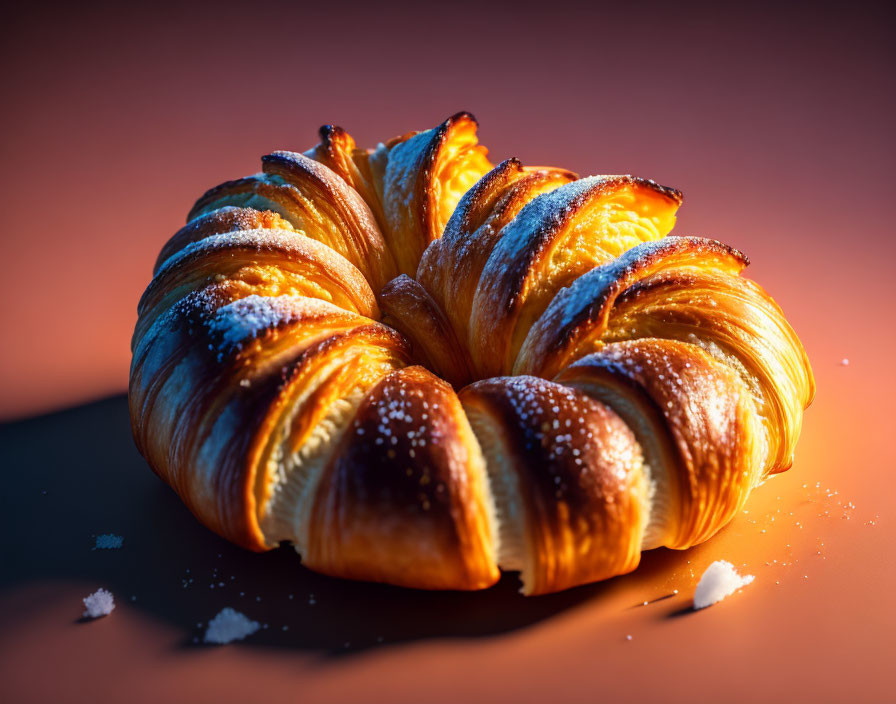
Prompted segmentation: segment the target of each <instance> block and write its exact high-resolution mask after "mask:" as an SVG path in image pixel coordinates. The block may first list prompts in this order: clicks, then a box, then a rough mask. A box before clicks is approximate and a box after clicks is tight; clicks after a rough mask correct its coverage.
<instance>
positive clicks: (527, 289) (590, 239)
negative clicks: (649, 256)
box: [469, 176, 681, 377]
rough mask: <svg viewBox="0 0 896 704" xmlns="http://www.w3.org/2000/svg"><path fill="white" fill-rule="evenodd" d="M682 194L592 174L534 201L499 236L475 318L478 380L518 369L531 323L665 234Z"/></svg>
mask: <svg viewBox="0 0 896 704" xmlns="http://www.w3.org/2000/svg"><path fill="white" fill-rule="evenodd" d="M680 202H681V194H680V193H678V191H674V190H672V189H669V188H664V187H662V186H658V185H657V184H655V183H654V182H653V181H647V180H644V179H637V178H633V177H631V176H600V177H597V176H594V177H591V178H584V179H580V180H579V181H575V182H573V183H569V184H566V185H564V186H561V187H559V188H557V189H555V190H553V191H551V192H549V193H544V194H542V195H540V196H538V197H537V198H534V199H533V200H532V201H530V202H529V203H528V204H527V205H526V206H525V207H524V208H523V209H522V210H521V211H520V212H519V214H518V215H517V216H516V217H515V218H514V219H513V220H512V221H511V222H510V223H508V224H507V225H506V226H505V227H504V228H503V229H502V230H501V232H500V234H499V236H498V241H497V242H496V243H495V246H494V249H493V250H492V252H491V254H490V256H489V259H488V261H487V263H486V265H485V269H484V270H483V273H482V278H481V279H480V281H479V285H478V288H477V290H476V294H475V297H474V300H473V307H472V311H471V318H470V327H471V332H470V337H469V343H470V353H471V355H472V358H473V364H474V366H475V369H476V373H477V375H478V376H479V377H488V376H495V375H498V374H503V373H508V372H510V371H511V370H512V369H513V363H514V360H515V359H516V355H517V352H518V351H519V349H520V347H521V345H522V344H523V340H524V339H525V337H526V334H527V333H528V332H529V328H530V327H531V326H532V323H534V322H535V320H536V319H537V318H538V316H539V315H541V313H542V312H543V311H544V309H545V308H546V307H547V306H548V304H549V303H550V302H551V300H552V299H553V298H554V296H555V295H556V294H557V292H558V291H559V290H560V289H561V288H563V287H565V286H568V285H569V284H571V283H572V282H573V281H575V279H576V278H578V277H579V276H581V275H582V274H584V273H585V272H587V271H589V270H590V269H592V268H594V267H596V266H599V265H600V264H604V263H606V262H608V261H611V260H612V259H614V258H615V257H618V256H620V255H621V254H622V253H623V252H625V251H626V250H628V249H629V248H631V247H633V246H634V245H636V244H639V243H641V242H644V241H650V240H656V239H659V238H661V237H663V236H664V235H666V234H667V233H668V232H669V230H671V229H672V226H673V224H674V223H675V212H676V210H678V206H679V204H680Z"/></svg>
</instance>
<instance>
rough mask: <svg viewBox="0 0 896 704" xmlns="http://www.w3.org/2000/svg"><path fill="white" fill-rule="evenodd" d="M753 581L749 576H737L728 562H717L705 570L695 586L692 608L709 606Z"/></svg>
mask: <svg viewBox="0 0 896 704" xmlns="http://www.w3.org/2000/svg"><path fill="white" fill-rule="evenodd" d="M753 579H754V577H753V575H751V574H748V575H743V576H741V575H739V574H738V573H737V570H735V569H734V565H732V564H731V563H730V562H726V561H725V560H717V561H716V562H713V563H712V564H711V565H710V566H709V567H707V568H706V571H705V572H704V573H703V576H702V577H701V578H700V582H699V583H698V584H697V589H696V591H695V592H694V608H695V609H703V608H705V607H707V606H711V605H712V604H715V603H716V602H719V601H721V600H722V599H724V598H725V597H728V596H731V595H732V594H734V592H736V591H737V590H738V589H741V588H742V587H745V586H747V585H748V584H750V583H751V582H752V581H753Z"/></svg>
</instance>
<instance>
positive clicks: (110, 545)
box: [93, 533, 124, 550]
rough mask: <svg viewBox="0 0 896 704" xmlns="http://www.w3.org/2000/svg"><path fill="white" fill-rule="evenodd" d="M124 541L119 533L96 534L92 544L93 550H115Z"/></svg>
mask: <svg viewBox="0 0 896 704" xmlns="http://www.w3.org/2000/svg"><path fill="white" fill-rule="evenodd" d="M122 543H124V538H123V537H122V536H120V535H115V534H114V533H105V534H103V535H98V536H96V545H94V546H93V549H94V550H117V549H118V548H120V547H121V546H122Z"/></svg>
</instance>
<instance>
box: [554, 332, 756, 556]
mask: <svg viewBox="0 0 896 704" xmlns="http://www.w3.org/2000/svg"><path fill="white" fill-rule="evenodd" d="M557 381H558V382H560V383H563V384H566V385H569V386H573V387H575V388H577V389H581V390H582V391H584V392H585V393H587V394H588V395H590V396H592V397H593V398H596V399H599V400H600V401H602V402H603V403H606V404H607V405H609V406H610V407H611V408H613V409H614V410H615V411H616V412H617V413H618V414H619V415H620V416H621V417H622V418H623V419H624V420H625V422H626V423H627V424H628V425H629V427H631V428H632V429H634V430H635V433H636V434H637V435H638V436H639V437H638V439H639V442H640V443H641V445H642V447H650V445H651V440H650V437H651V436H652V437H653V438H659V437H661V436H663V435H665V434H668V435H669V436H670V438H671V446H672V447H674V449H675V452H674V453H670V452H668V451H666V450H667V448H668V444H667V443H665V442H664V441H661V447H663V451H661V452H659V453H654V454H652V455H648V458H647V461H648V463H649V464H650V467H651V471H652V475H653V479H654V482H656V486H655V492H656V494H657V495H658V496H660V495H661V496H662V498H661V499H660V500H661V501H663V500H664V501H665V502H667V504H666V505H665V506H663V507H660V508H659V509H658V514H660V515H661V516H662V517H661V518H659V519H658V522H659V525H658V526H656V527H655V532H656V537H655V538H653V536H652V540H656V542H655V543H654V544H653V545H650V547H654V546H655V545H664V546H666V547H670V548H679V549H682V548H688V547H691V546H692V545H696V544H697V543H701V542H703V541H704V540H707V539H708V538H710V537H711V536H713V535H714V534H715V533H716V532H717V531H718V530H719V529H720V528H721V527H722V526H724V525H725V524H726V523H728V521H730V520H731V519H732V518H733V517H734V514H735V513H736V512H737V511H738V510H739V509H740V508H741V507H742V506H743V503H744V501H745V500H746V498H747V495H748V494H749V493H750V490H751V489H752V488H753V487H754V486H755V485H756V484H757V483H758V481H759V479H760V478H761V476H762V464H763V461H764V459H765V452H766V447H765V444H764V442H763V434H762V431H761V427H760V425H759V423H758V420H757V418H756V413H755V408H754V406H753V400H752V397H751V396H750V392H749V390H748V389H747V388H746V387H745V386H744V385H743V383H742V382H741V380H740V378H739V377H738V376H737V374H736V373H735V372H734V371H733V370H731V369H730V368H728V367H726V366H725V365H723V364H721V363H719V362H716V361H715V360H713V359H712V358H711V357H710V356H709V355H708V354H706V353H705V352H704V351H703V350H701V349H700V348H699V347H697V346H696V345H691V344H687V343H684V342H677V341H673V340H656V339H650V338H645V339H642V340H633V341H629V342H615V343H612V344H609V345H607V346H606V347H604V348H603V349H602V350H601V351H600V352H598V353H595V354H592V355H589V356H588V357H585V358H583V359H580V360H579V361H577V362H575V363H574V364H572V365H571V366H569V367H567V368H566V369H564V370H563V371H562V372H561V373H560V374H559V375H558V376H557ZM669 499H671V501H670V500H669Z"/></svg>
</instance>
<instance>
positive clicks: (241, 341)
mask: <svg viewBox="0 0 896 704" xmlns="http://www.w3.org/2000/svg"><path fill="white" fill-rule="evenodd" d="M346 336H348V337H346ZM332 340H343V341H344V342H343V344H342V345H335V344H334V343H333V342H332ZM327 341H330V342H329V346H326V345H324V346H322V345H323V343H326V342H327ZM327 350H329V352H327ZM334 350H335V351H340V350H341V351H342V352H343V354H341V355H339V356H331V358H330V360H329V361H331V362H332V364H330V365H327V364H325V362H326V361H327V359H328V358H327V355H328V354H330V355H332V354H333V351H334ZM406 352H407V350H406V348H405V347H404V344H403V342H402V340H401V338H400V337H399V336H398V335H397V334H396V333H394V332H392V331H391V330H389V329H388V328H386V327H384V326H380V325H377V324H376V323H373V322H372V321H370V320H368V319H366V318H363V317H361V316H359V315H356V314H353V313H349V312H347V311H344V310H341V309H339V308H336V307H335V306H333V305H330V304H328V303H324V302H323V301H319V300H316V299H311V298H302V297H297V296H280V297H260V296H250V297H248V298H244V299H240V300H237V301H231V300H230V297H229V293H228V292H227V290H226V288H222V287H216V286H210V287H207V288H205V289H202V290H200V291H196V292H193V293H191V294H189V295H188V296H186V297H185V298H184V299H182V300H181V301H180V302H178V303H177V304H175V305H174V306H173V307H172V308H171V309H170V310H169V311H168V312H167V313H166V314H165V315H163V316H161V317H160V318H159V319H158V320H157V321H156V323H155V324H154V325H153V326H152V327H151V328H150V329H149V330H148V331H147V332H146V333H145V334H144V335H142V336H141V337H139V338H137V339H136V340H135V348H134V360H133V363H132V367H131V383H130V389H129V403H130V408H131V420H132V425H133V429H134V437H135V440H136V443H137V446H138V449H140V451H141V453H143V455H144V456H145V457H146V458H147V460H148V461H149V463H150V465H151V466H152V467H153V468H154V469H155V470H156V471H157V472H158V473H159V475H160V476H161V477H162V478H163V479H164V480H165V481H167V482H168V483H169V484H170V485H171V486H172V487H173V488H174V490H175V491H177V493H178V494H179V495H180V496H181V498H182V499H183V500H184V502H185V503H186V504H187V506H188V507H189V508H190V510H191V511H193V513H194V514H195V515H196V516H197V517H198V518H199V519H200V520H201V521H202V522H203V523H205V525H207V526H208V527H209V528H211V529H212V530H214V531H215V532H217V533H219V534H220V535H222V536H224V537H226V538H228V539H229V540H232V541H233V542H236V543H238V544H240V545H243V546H244V547H248V548H251V549H255V550H261V549H265V548H267V547H273V546H274V545H276V542H272V541H271V540H269V539H266V536H265V535H264V534H263V532H262V528H261V523H262V519H263V516H262V512H263V511H264V510H265V508H266V505H265V504H266V501H267V498H268V493H269V492H268V490H267V488H266V487H269V486H270V484H271V482H273V481H274V480H273V479H272V477H271V472H273V471H275V467H273V466H272V463H269V462H267V461H266V458H265V453H264V452H263V451H261V450H260V449H259V448H263V447H266V446H267V445H268V442H267V440H268V437H269V436H270V435H271V434H272V432H273V430H274V429H275V428H276V427H277V422H276V420H275V419H277V418H280V417H281V416H285V414H287V411H288V410H289V409H290V408H293V409H295V408H297V407H301V406H300V405H298V404H297V402H296V399H297V397H298V396H302V394H304V396H303V397H304V398H308V397H310V394H311V392H312V391H313V390H317V389H320V388H321V386H322V385H323V384H325V383H326V382H327V380H328V379H327V370H328V369H329V368H330V367H332V366H333V365H335V366H336V367H342V366H345V365H346V364H347V363H348V362H349V361H350V359H351V360H358V364H360V366H368V367H371V368H373V369H375V370H379V372H380V376H382V375H383V374H385V373H388V372H389V371H391V370H392V369H395V368H398V367H400V366H402V365H403V364H404V363H405V360H406ZM322 365H323V366H322ZM309 368H313V370H316V371H315V373H312V374H309V372H308V370H309ZM318 372H319V373H318ZM348 381H349V382H350V383H351V384H354V383H355V382H354V381H352V380H348ZM300 390H301V391H302V394H300V393H299V391H300ZM319 397H320V395H319V394H318V398H319ZM337 397H338V392H337V393H336V394H335V396H334V394H333V392H331V393H330V394H329V395H328V396H327V399H328V401H327V403H332V402H335V400H336V399H337ZM325 408H326V403H325V402H323V401H321V402H320V405H319V407H318V409H317V410H318V412H321V411H322V410H323V409H325ZM309 417H310V416H305V418H306V419H307V418H309ZM259 487H261V488H259Z"/></svg>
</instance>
